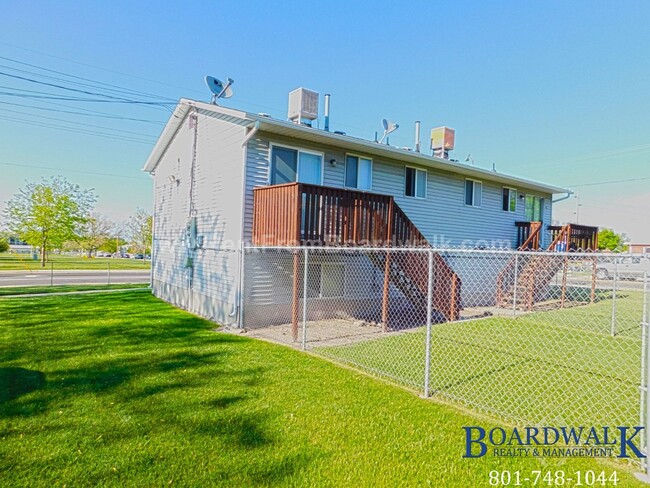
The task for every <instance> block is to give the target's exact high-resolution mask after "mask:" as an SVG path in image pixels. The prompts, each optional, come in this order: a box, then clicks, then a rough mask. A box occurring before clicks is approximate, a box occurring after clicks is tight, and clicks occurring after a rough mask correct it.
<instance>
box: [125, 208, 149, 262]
mask: <svg viewBox="0 0 650 488" xmlns="http://www.w3.org/2000/svg"><path fill="white" fill-rule="evenodd" d="M126 228H127V232H128V234H129V236H130V238H131V248H132V249H133V250H134V251H135V252H136V253H140V254H150V253H151V239H152V236H153V216H152V215H151V214H150V213H149V212H147V211H146V210H144V209H142V208H138V209H136V211H135V213H134V214H133V215H132V216H131V217H130V218H129V220H128V222H127V223H126Z"/></svg>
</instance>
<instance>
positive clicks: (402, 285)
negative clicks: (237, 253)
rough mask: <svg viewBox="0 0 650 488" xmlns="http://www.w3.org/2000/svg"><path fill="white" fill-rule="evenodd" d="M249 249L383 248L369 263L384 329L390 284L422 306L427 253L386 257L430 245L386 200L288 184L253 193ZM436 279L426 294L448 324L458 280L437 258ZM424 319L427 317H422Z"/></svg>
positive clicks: (454, 314) (296, 294) (456, 304)
mask: <svg viewBox="0 0 650 488" xmlns="http://www.w3.org/2000/svg"><path fill="white" fill-rule="evenodd" d="M253 244H254V245H256V246H337V247H340V246H347V247H364V246H366V247H386V248H387V249H386V251H383V250H382V251H380V252H369V253H368V258H369V259H370V261H371V262H372V263H373V264H374V266H375V267H376V268H377V269H379V270H381V271H382V273H383V274H384V286H383V299H382V302H383V303H382V322H383V324H384V328H386V327H387V325H388V299H389V285H390V284H391V283H392V284H393V285H394V286H395V287H397V288H398V289H400V290H401V291H402V293H403V294H404V296H406V297H407V299H408V300H409V301H410V302H411V303H412V304H413V306H415V307H417V308H419V309H422V308H423V307H425V311H426V306H427V293H428V254H427V253H417V252H414V253H404V252H402V253H399V252H390V251H389V249H390V248H391V247H393V248H394V247H428V248H430V247H431V246H430V244H429V242H428V241H427V239H426V238H425V237H424V235H422V233H421V232H420V231H419V229H418V228H417V227H416V226H415V224H413V222H411V220H410V219H409V218H408V217H407V216H406V214H405V213H404V212H403V211H402V209H401V208H400V207H399V206H398V205H397V204H396V203H395V201H394V198H393V197H392V196H390V195H382V194H377V193H370V192H364V191H358V190H348V189H343V188H330V187H325V186H319V185H311V184H306V183H288V184H283V185H273V186H266V187H259V188H256V189H255V190H254V206H253ZM294 257H295V259H294V270H293V275H294V283H293V313H292V315H293V320H292V330H293V334H294V339H295V338H296V334H297V323H298V312H299V310H298V303H299V301H300V293H301V287H300V279H301V278H300V277H301V276H302V273H301V271H300V267H301V266H300V259H299V256H298V254H296V255H295V256H294ZM433 272H434V273H435V276H436V277H437V279H436V280H435V283H436V284H435V287H434V289H433V290H432V292H431V300H432V304H433V307H434V308H435V309H436V310H439V311H440V312H441V313H442V314H443V315H444V316H445V318H446V319H447V320H458V318H459V316H460V287H461V281H460V278H459V277H458V275H457V274H456V273H455V272H454V271H453V270H452V269H451V267H450V266H449V265H448V264H447V263H446V261H445V260H444V259H443V258H442V257H441V256H440V255H438V254H437V253H435V254H434V258H433ZM425 315H426V313H425Z"/></svg>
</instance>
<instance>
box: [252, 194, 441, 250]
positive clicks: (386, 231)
mask: <svg viewBox="0 0 650 488" xmlns="http://www.w3.org/2000/svg"><path fill="white" fill-rule="evenodd" d="M253 244H255V245H260V246H289V245H294V246H297V245H303V244H309V245H322V246H330V245H331V246H389V245H392V246H428V245H429V243H428V242H427V240H426V239H425V237H424V236H423V235H422V233H421V232H420V231H419V230H418V228H417V227H416V226H415V224H413V222H411V220H410V219H409V218H408V217H407V216H406V214H405V213H404V212H403V211H402V209H401V208H399V206H398V205H397V204H396V203H395V201H394V199H393V197H392V196H390V195H381V194H377V193H368V192H363V191H357V190H347V189H343V188H330V187H326V186H320V185H310V184H306V183H288V184H284V185H274V186H264V187H259V188H255V190H254V199H253Z"/></svg>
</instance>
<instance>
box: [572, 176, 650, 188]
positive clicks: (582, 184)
mask: <svg viewBox="0 0 650 488" xmlns="http://www.w3.org/2000/svg"><path fill="white" fill-rule="evenodd" d="M645 180H650V176H644V177H642V178H630V179H627V180H610V181H598V182H594V183H581V184H578V185H566V186H568V187H569V188H578V187H581V188H582V187H584V186H598V185H613V184H617V183H632V182H635V181H645Z"/></svg>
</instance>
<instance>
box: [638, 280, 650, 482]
mask: <svg viewBox="0 0 650 488" xmlns="http://www.w3.org/2000/svg"><path fill="white" fill-rule="evenodd" d="M641 320H642V323H641V328H642V332H641V337H642V338H641V344H642V345H641V348H642V349H641V388H640V389H641V408H640V417H641V418H640V420H641V424H640V425H642V426H644V427H645V428H644V429H643V430H642V431H641V434H642V438H641V446H642V447H643V448H644V449H645V451H644V452H645V454H646V456H647V455H648V453H649V452H650V450H649V449H648V439H649V438H650V436H649V435H648V432H647V430H648V427H649V424H650V388H648V378H650V360H649V358H650V356H649V354H648V353H649V352H650V351H649V349H650V341H649V340H648V327H650V318H649V317H648V273H647V271H646V272H644V273H643V314H642V319H641ZM643 471H644V472H645V474H646V476H650V473H649V472H648V458H647V457H646V458H645V459H644V460H643Z"/></svg>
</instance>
